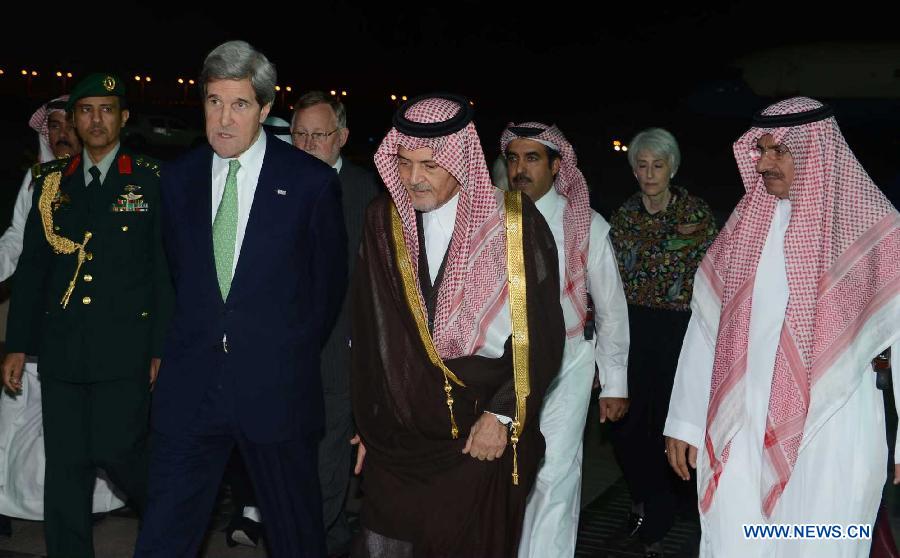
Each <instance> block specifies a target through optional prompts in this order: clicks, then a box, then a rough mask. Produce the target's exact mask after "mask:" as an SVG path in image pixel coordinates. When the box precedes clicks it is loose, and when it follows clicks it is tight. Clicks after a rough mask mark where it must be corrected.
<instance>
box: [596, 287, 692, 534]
mask: <svg viewBox="0 0 900 558" xmlns="http://www.w3.org/2000/svg"><path fill="white" fill-rule="evenodd" d="M628 320H629V329H630V330H631V345H630V350H629V353H628V396H629V398H630V400H631V404H630V406H629V408H628V413H627V414H626V415H625V416H624V417H623V418H622V419H621V420H619V421H618V422H614V423H612V428H611V431H612V442H613V450H614V453H615V456H616V460H617V461H618V463H619V466H620V467H621V468H622V472H623V474H624V476H625V482H626V484H627V485H628V490H629V492H630V493H631V499H632V501H634V502H635V503H643V504H644V523H643V525H642V526H641V530H640V531H639V534H640V538H641V540H642V541H644V542H645V543H648V544H650V543H654V542H656V541H659V540H661V539H662V538H663V537H664V536H665V535H666V533H667V532H668V531H669V529H670V528H671V527H672V524H673V523H674V521H675V511H676V508H677V505H678V501H679V498H680V497H681V494H683V493H688V492H690V491H692V490H693V483H685V482H684V481H682V480H680V479H678V477H676V476H675V473H674V472H673V471H672V469H671V468H670V467H669V462H668V460H667V459H666V455H665V447H666V446H665V439H664V437H663V428H664V427H665V423H666V415H668V413H669V399H670V398H671V396H672V385H673V383H674V381H675V369H676V367H677V365H678V355H679V354H680V352H681V343H682V341H683V339H684V333H685V331H686V330H687V324H688V321H689V320H690V312H678V311H673V310H655V309H650V308H646V307H642V306H633V305H629V306H628ZM685 484H690V486H688V487H686V488H687V490H685V488H683V487H682V486H680V485H685ZM688 497H689V496H688Z"/></svg>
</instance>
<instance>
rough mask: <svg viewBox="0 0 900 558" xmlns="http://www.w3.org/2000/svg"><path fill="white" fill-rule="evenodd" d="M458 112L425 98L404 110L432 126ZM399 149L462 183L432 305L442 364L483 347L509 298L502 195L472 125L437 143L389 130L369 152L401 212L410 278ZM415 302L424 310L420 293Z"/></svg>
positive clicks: (411, 216)
mask: <svg viewBox="0 0 900 558" xmlns="http://www.w3.org/2000/svg"><path fill="white" fill-rule="evenodd" d="M459 110H460V106H459V105H458V104H457V103H454V102H453V101H450V100H447V99H442V98H426V99H423V100H421V101H418V102H416V103H414V104H413V105H412V106H410V107H409V108H407V109H406V112H405V114H404V116H405V117H406V118H407V119H408V120H411V121H413V122H418V123H438V122H445V121H447V120H449V119H451V118H452V117H453V116H454V115H456V114H457V112H458V111H459ZM399 146H403V147H404V148H405V149H408V150H416V149H420V148H423V147H429V148H431V150H432V151H433V153H434V155H433V158H434V161H435V162H436V163H438V164H439V165H440V166H441V167H442V168H444V169H445V170H447V172H449V173H450V174H452V175H453V177H454V178H456V180H457V181H458V182H459V184H460V189H459V203H458V206H457V212H456V223H455V226H454V228H453V236H452V237H451V240H450V246H449V247H448V248H447V252H448V253H447V262H446V264H445V266H444V278H443V280H442V282H441V285H440V287H439V290H438V298H437V304H436V307H435V316H434V333H433V339H434V345H435V347H436V348H437V351H438V353H439V354H440V356H441V358H442V359H444V360H448V359H452V358H457V357H462V356H469V355H473V354H475V353H476V352H477V351H478V350H479V349H480V348H481V347H482V345H484V342H485V336H486V334H487V330H488V327H489V326H490V324H491V322H493V321H494V318H496V317H497V315H498V314H499V313H500V312H501V310H502V309H503V308H504V306H505V304H506V300H507V297H508V291H507V273H506V231H505V230H504V226H503V213H502V211H503V208H502V202H501V199H502V198H500V197H499V196H498V192H499V191H498V190H497V189H496V188H494V186H493V185H492V184H491V178H490V172H488V168H487V164H486V163H485V160H484V152H483V150H482V148H481V142H480V141H479V140H478V133H477V132H476V131H475V125H474V124H473V123H472V122H469V123H468V124H467V125H466V127H465V128H463V129H462V130H459V131H458V132H455V133H453V134H450V135H447V136H439V137H435V138H419V137H412V136H408V135H406V134H403V133H401V132H399V131H398V130H397V129H396V128H391V130H390V132H388V134H387V136H386V137H385V138H384V141H382V142H381V145H380V146H379V147H378V150H377V151H376V153H375V166H376V167H377V168H378V173H379V174H380V175H381V178H382V180H383V181H384V183H385V185H386V186H387V189H388V192H390V194H391V197H392V198H393V200H394V204H395V205H396V206H397V209H398V210H399V213H400V218H401V220H402V221H403V237H404V239H405V240H406V248H407V250H408V251H409V255H410V259H411V260H412V265H413V270H414V271H415V274H416V277H418V254H419V241H418V235H417V234H416V216H415V210H414V209H413V206H412V202H411V201H410V199H409V194H408V193H407V192H406V189H405V188H404V187H403V184H402V183H401V182H400V173H399V170H398V168H397V147H399ZM417 286H418V285H417ZM419 300H420V303H421V304H422V308H423V310H424V309H425V303H424V299H423V298H422V293H421V290H420V291H419ZM426 314H427V313H426Z"/></svg>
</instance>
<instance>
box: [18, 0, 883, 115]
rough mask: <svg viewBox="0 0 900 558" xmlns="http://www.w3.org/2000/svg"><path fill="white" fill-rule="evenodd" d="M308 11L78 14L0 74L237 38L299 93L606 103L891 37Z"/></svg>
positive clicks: (171, 70) (545, 12) (863, 21)
mask: <svg viewBox="0 0 900 558" xmlns="http://www.w3.org/2000/svg"><path fill="white" fill-rule="evenodd" d="M260 4H261V3H260ZM314 4H316V3H314V2H296V3H291V4H287V5H286V6H288V7H283V8H282V7H279V8H275V9H272V10H270V11H268V12H266V13H259V12H253V10H252V8H253V7H254V5H253V4H250V3H243V4H241V3H239V4H238V5H237V6H232V5H229V7H228V8H227V9H224V8H218V9H217V10H209V9H202V8H199V7H196V6H193V7H188V8H184V7H178V8H177V9H173V8H171V7H167V5H166V4H155V3H149V2H148V3H143V5H142V6H141V8H140V9H139V10H129V9H124V10H123V9H122V7H121V5H119V7H118V8H117V9H113V8H109V9H108V10H107V9H104V8H103V7H101V6H99V5H91V6H90V7H86V6H85V7H80V8H79V9H78V10H76V11H73V13H72V15H71V16H65V17H61V19H62V20H64V21H69V22H72V25H61V26H52V27H54V28H55V29H54V30H52V31H50V32H48V33H47V37H48V40H47V41H44V42H41V41H34V40H33V39H32V40H30V41H29V42H28V48H27V49H23V48H21V45H18V46H17V47H13V45H15V44H16V43H15V42H14V39H10V38H9V37H7V38H6V39H4V40H3V42H4V47H5V48H3V51H2V52H3V53H4V55H0V56H2V57H3V58H5V60H0V63H2V64H7V65H10V66H18V65H25V64H28V65H35V66H43V67H48V68H49V67H50V66H66V67H72V68H75V70H77V71H80V72H82V73H83V72H85V71H88V70H91V69H95V68H98V67H108V68H109V69H112V70H115V71H119V72H122V73H123V74H131V73H133V72H137V73H148V72H150V73H152V74H153V75H156V76H160V77H161V78H162V77H171V78H174V77H177V76H179V75H196V73H197V71H198V69H199V67H200V64H201V62H202V59H203V56H204V54H205V53H206V52H208V51H209V50H210V49H211V48H212V47H214V46H215V45H217V44H219V43H220V42H222V41H225V40H228V39H234V38H242V39H245V40H247V41H249V42H251V43H252V44H254V45H255V46H257V47H258V48H260V49H261V50H262V51H263V52H265V53H266V54H267V55H268V56H269V58H270V59H271V60H272V61H273V62H275V63H276V65H277V66H278V68H279V74H280V76H281V77H282V79H281V81H282V82H284V83H288V82H293V83H294V85H295V87H297V88H306V87H307V86H309V87H323V86H327V87H329V88H330V87H347V88H348V89H356V90H360V89H361V88H363V89H373V90H374V89H383V90H385V93H387V90H388V89H396V90H398V91H400V90H403V91H404V92H406V93H409V94H412V93H414V92H422V91H425V90H428V89H434V88H442V89H454V90H457V91H460V92H462V93H466V94H468V95H471V96H474V97H476V98H485V97H488V98H490V97H494V96H496V95H497V94H498V93H499V92H500V91H503V96H504V97H510V96H514V97H520V96H521V97H525V98H532V97H538V98H547V96H548V95H549V97H550V98H554V97H556V98H563V99H571V94H570V93H569V90H576V89H577V88H587V87H588V86H592V85H593V86H596V85H598V84H599V85H600V86H601V87H600V88H599V89H600V90H601V91H606V92H612V91H616V92H621V91H623V90H625V91H634V92H637V93H641V92H642V91H647V90H648V89H653V90H656V91H660V90H661V89H663V88H664V87H665V86H668V85H671V84H676V83H686V82H690V81H692V80H696V79H697V78H698V77H701V76H708V75H713V74H716V73H722V72H723V71H724V70H725V68H726V67H727V64H728V62H729V61H730V60H731V59H733V58H734V57H736V56H739V55H741V54H745V53H747V52H751V51H753V50H756V49H759V48H761V47H770V46H777V45H782V44H790V43H802V42H809V41H815V40H826V39H827V40H838V39H854V38H856V39H862V38H864V39H867V40H873V39H877V38H882V39H888V38H895V39H896V38H897V37H900V32H898V31H897V30H896V29H897V27H896V26H895V25H894V24H893V22H889V21H887V20H888V19H890V18H885V17H883V14H882V15H881V16H879V12H877V11H875V12H873V11H870V10H867V9H863V8H861V6H864V4H860V3H854V4H853V6H854V8H855V11H854V12H853V13H840V14H838V13H833V12H831V11H824V10H821V9H817V10H815V11H813V10H810V9H809V8H805V7H803V6H798V4H804V3H797V2H788V1H771V2H764V3H763V2H738V3H728V2H716V3H711V2H710V3H708V4H704V3H702V2H701V3H692V4H689V3H671V4H670V7H666V8H658V7H655V6H654V4H652V3H648V2H628V1H623V2H593V3H587V4H588V5H580V6H578V7H576V3H574V2H565V1H558V2H548V3H545V4H540V5H538V4H530V3H513V2H503V3H490V2H474V1H470V0H462V1H457V2H437V3H436V2H428V3H424V2H422V3H419V4H418V5H416V4H412V3H403V2H393V3H386V2H366V3H359V4H356V3H353V2H347V1H344V0H335V1H333V2H319V3H318V4H320V5H314ZM823 5H824V4H823ZM182 6H183V5H182ZM215 6H217V7H218V6H225V4H217V5H215ZM810 12H812V13H810ZM22 20H23V21H29V20H30V21H36V20H39V18H28V17H25V18H22ZM65 28H68V29H71V30H72V35H70V36H66V34H65V33H64V31H62V30H63V29H65ZM38 35H39V34H38ZM13 58H16V59H13ZM513 92H515V93H514V94H513ZM537 92H540V94H538V93H537ZM511 94H512V95H511Z"/></svg>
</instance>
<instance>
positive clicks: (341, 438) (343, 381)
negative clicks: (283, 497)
mask: <svg viewBox="0 0 900 558" xmlns="http://www.w3.org/2000/svg"><path fill="white" fill-rule="evenodd" d="M294 106H295V109H294V117H293V122H292V123H291V139H292V141H293V143H294V145H295V146H296V147H299V148H300V149H302V150H303V151H306V152H307V153H309V154H310V155H314V156H316V157H318V158H319V159H321V160H322V161H324V162H326V163H328V164H329V165H331V166H332V167H333V168H334V170H336V171H337V173H338V178H339V179H340V183H341V194H342V203H343V208H344V222H345V223H346V225H347V242H348V246H347V256H348V258H349V261H348V262H347V266H348V269H349V271H350V275H351V276H352V275H353V266H354V264H355V263H356V257H357V255H358V254H359V242H360V238H361V237H362V229H363V222H364V218H365V211H366V206H368V205H369V202H371V201H372V199H374V198H375V196H376V195H377V194H378V192H379V186H378V182H377V181H376V178H375V174H374V173H372V172H370V171H368V170H367V169H365V168H363V167H361V166H359V165H355V164H353V163H351V162H350V161H348V160H346V159H344V158H343V157H341V148H342V147H344V145H345V144H346V143H347V138H348V137H349V135H350V130H349V129H348V128H347V110H346V108H345V107H344V105H343V103H341V102H340V101H339V100H338V99H337V98H335V97H333V96H329V95H326V94H325V93H324V92H322V91H310V92H309V93H306V94H304V95H303V96H301V97H300V98H299V99H298V100H297V102H296V104H295V105H294ZM349 299H350V297H345V298H344V306H343V308H342V309H341V314H340V316H339V317H338V321H337V325H335V328H334V330H333V331H332V333H331V337H330V338H329V339H328V342H327V343H326V344H325V347H324V348H323V349H322V364H321V372H322V388H323V391H324V394H325V436H324V438H323V439H322V442H321V443H320V445H319V482H320V483H321V485H322V505H323V510H322V511H323V518H324V520H325V529H326V535H327V542H328V552H329V554H332V555H338V554H341V553H343V552H345V551H346V550H347V549H348V547H349V545H350V536H351V533H350V528H349V526H348V525H347V519H346V517H345V515H344V502H345V501H346V499H347V487H348V485H349V483H350V464H351V458H352V451H351V448H350V447H349V445H348V443H347V442H348V440H350V438H351V437H352V436H353V421H352V417H351V410H350V318H349V316H350V312H349V308H348V307H349Z"/></svg>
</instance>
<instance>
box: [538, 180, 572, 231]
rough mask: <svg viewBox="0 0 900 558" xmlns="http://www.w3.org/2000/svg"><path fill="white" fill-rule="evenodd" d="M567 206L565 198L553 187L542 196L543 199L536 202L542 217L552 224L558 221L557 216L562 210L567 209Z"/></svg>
mask: <svg viewBox="0 0 900 558" xmlns="http://www.w3.org/2000/svg"><path fill="white" fill-rule="evenodd" d="M565 204H566V200H565V198H563V197H562V196H561V195H560V194H559V192H557V191H556V188H554V187H553V186H550V189H549V190H547V193H546V194H544V195H543V196H541V199H539V200H538V201H536V202H534V205H535V206H536V207H537V210H538V211H540V212H541V215H543V216H544V219H545V220H546V221H547V222H548V223H551V222H553V221H554V220H555V219H556V214H557V213H558V212H559V211H560V209H561V208H564V207H565Z"/></svg>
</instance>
